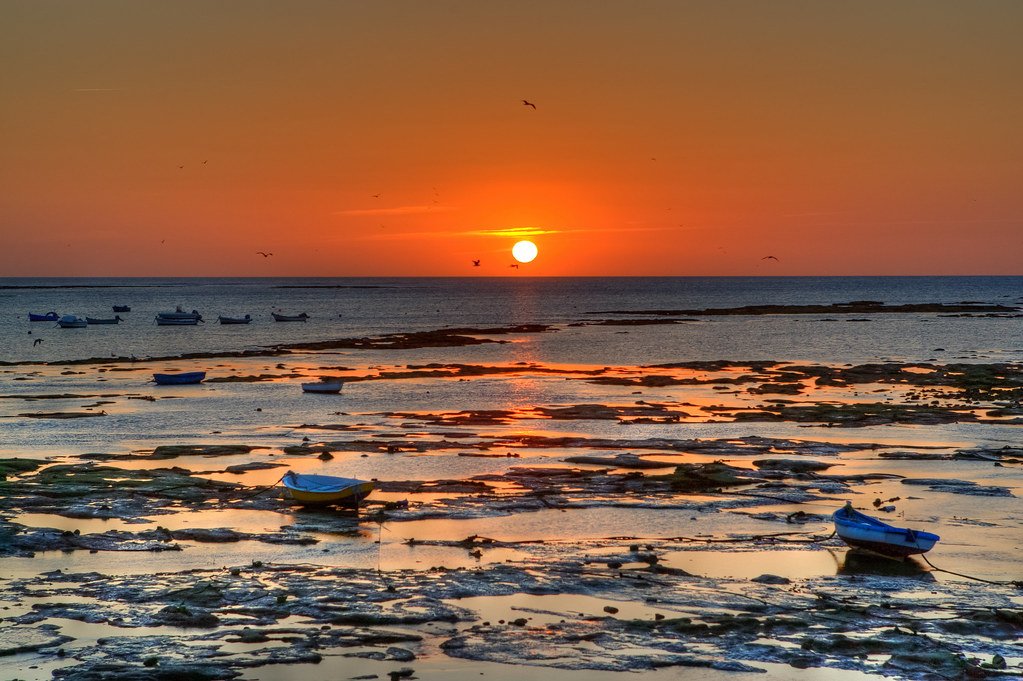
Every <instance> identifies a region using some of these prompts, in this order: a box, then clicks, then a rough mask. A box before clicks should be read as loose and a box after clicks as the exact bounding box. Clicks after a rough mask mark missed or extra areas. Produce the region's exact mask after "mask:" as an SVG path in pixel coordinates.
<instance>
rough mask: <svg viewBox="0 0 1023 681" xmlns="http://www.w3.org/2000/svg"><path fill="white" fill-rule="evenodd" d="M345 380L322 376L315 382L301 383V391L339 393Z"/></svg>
mask: <svg viewBox="0 0 1023 681" xmlns="http://www.w3.org/2000/svg"><path fill="white" fill-rule="evenodd" d="M344 384H345V382H344V381H343V380H341V379H340V378H331V377H329V376H324V377H322V378H321V379H320V380H319V381H317V382H315V383H303V384H302V392H306V393H339V392H341V388H343V387H344Z"/></svg>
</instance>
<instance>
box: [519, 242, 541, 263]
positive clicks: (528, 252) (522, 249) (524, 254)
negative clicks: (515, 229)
mask: <svg viewBox="0 0 1023 681" xmlns="http://www.w3.org/2000/svg"><path fill="white" fill-rule="evenodd" d="M537 253H539V251H538V250H537V248H536V244H534V243H533V242H532V241H520V242H518V243H516V244H515V245H514V246H512V255H513V256H515V259H516V260H518V261H519V262H533V259H534V258H536V254H537Z"/></svg>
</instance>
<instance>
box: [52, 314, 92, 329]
mask: <svg viewBox="0 0 1023 681" xmlns="http://www.w3.org/2000/svg"><path fill="white" fill-rule="evenodd" d="M88 325H89V322H87V321H85V320H84V319H82V318H81V317H76V316H75V315H73V314H66V315H64V316H63V317H61V318H60V319H58V320H57V326H59V327H60V328H62V329H84V328H85V327H87V326H88Z"/></svg>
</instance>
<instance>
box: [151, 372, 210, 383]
mask: <svg viewBox="0 0 1023 681" xmlns="http://www.w3.org/2000/svg"><path fill="white" fill-rule="evenodd" d="M205 378H206V372H205V371H186V372H183V373H180V374H153V380H154V381H156V384H157V385H190V384H192V383H202V382H203V379H205Z"/></svg>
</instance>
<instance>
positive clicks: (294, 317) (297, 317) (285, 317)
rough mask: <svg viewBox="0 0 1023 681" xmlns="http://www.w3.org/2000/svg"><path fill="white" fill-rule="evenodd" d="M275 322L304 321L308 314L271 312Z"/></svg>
mask: <svg viewBox="0 0 1023 681" xmlns="http://www.w3.org/2000/svg"><path fill="white" fill-rule="evenodd" d="M270 314H272V315H273V318H274V321H275V322H304V321H306V320H307V319H309V315H308V314H306V313H305V312H303V313H302V314H279V313H277V312H271V313H270Z"/></svg>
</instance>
